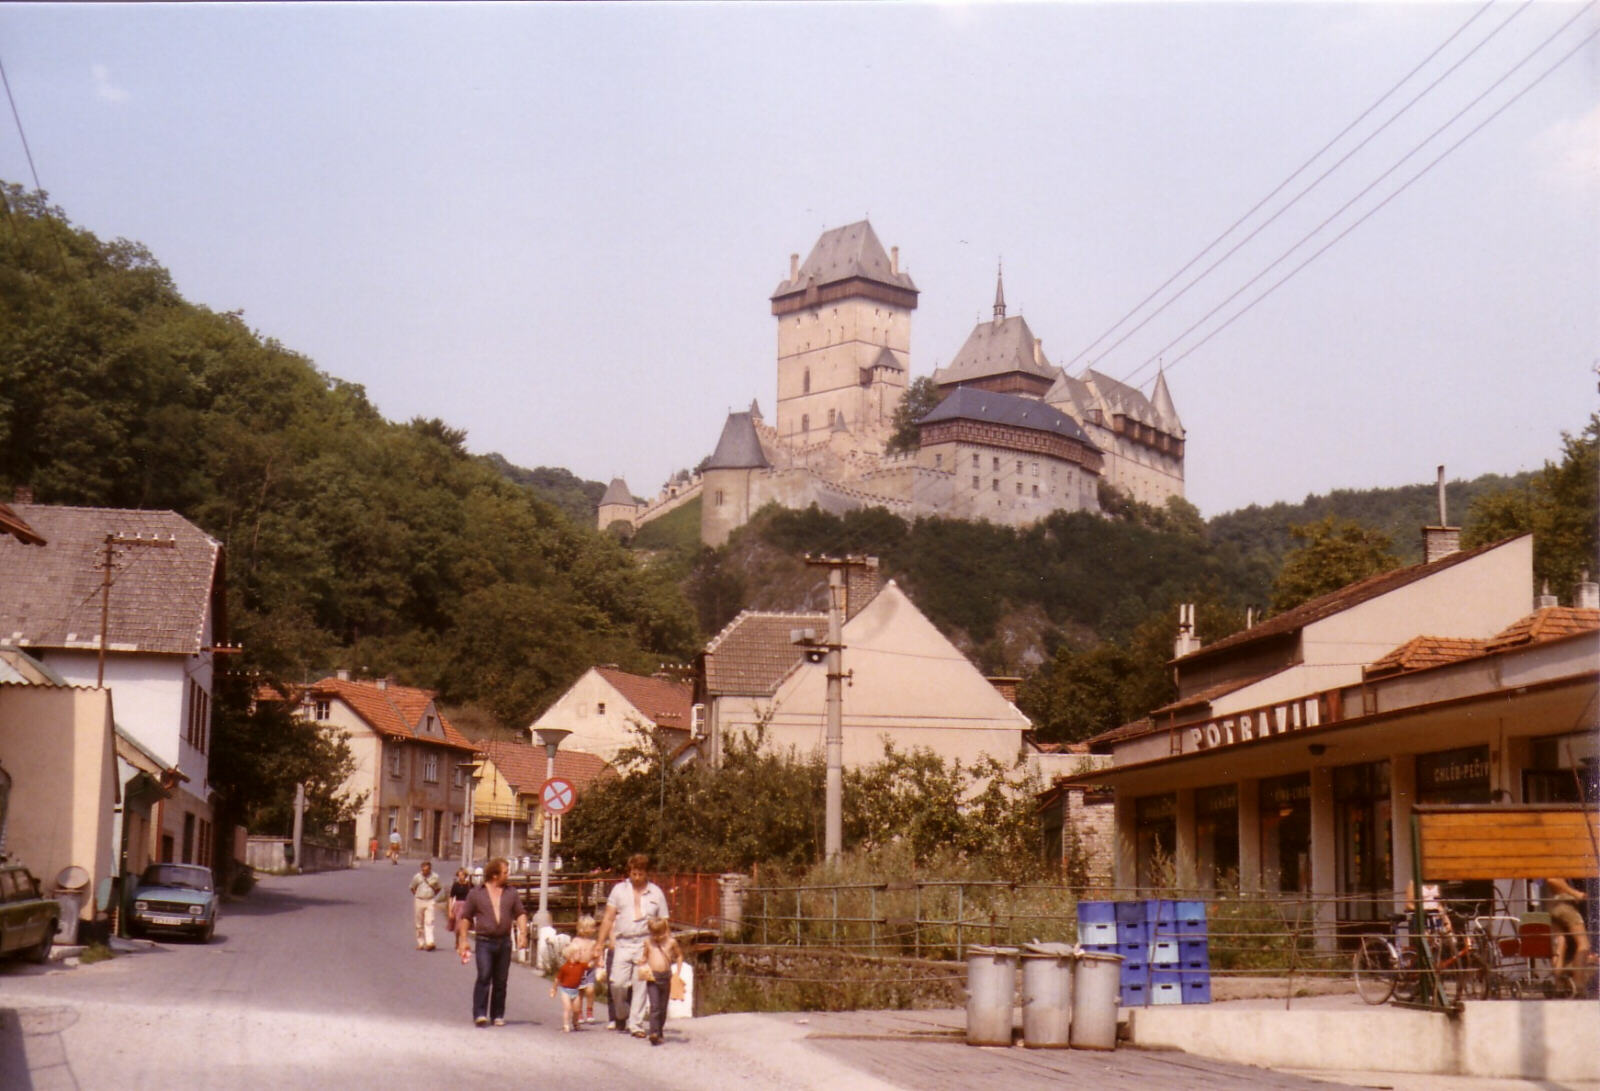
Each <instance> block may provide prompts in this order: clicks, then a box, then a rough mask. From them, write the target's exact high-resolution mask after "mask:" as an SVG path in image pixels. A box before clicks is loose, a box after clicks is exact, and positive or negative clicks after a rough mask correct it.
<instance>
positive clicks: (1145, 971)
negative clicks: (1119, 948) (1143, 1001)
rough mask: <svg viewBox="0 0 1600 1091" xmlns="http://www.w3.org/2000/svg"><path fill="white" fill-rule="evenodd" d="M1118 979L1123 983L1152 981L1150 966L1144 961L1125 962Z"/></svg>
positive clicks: (1134, 983)
mask: <svg viewBox="0 0 1600 1091" xmlns="http://www.w3.org/2000/svg"><path fill="white" fill-rule="evenodd" d="M1117 973H1118V976H1117V980H1118V981H1119V982H1120V983H1121V984H1123V985H1145V984H1148V983H1149V981H1150V966H1149V965H1148V964H1147V963H1144V962H1124V963H1123V964H1122V966H1121V968H1120V969H1119V970H1118V972H1117Z"/></svg>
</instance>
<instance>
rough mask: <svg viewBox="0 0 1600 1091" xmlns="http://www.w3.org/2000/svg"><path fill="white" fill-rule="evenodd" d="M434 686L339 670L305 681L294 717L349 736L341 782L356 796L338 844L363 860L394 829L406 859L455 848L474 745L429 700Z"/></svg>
mask: <svg viewBox="0 0 1600 1091" xmlns="http://www.w3.org/2000/svg"><path fill="white" fill-rule="evenodd" d="M434 697H435V694H434V693H433V691H432V690H426V689H417V688H415V687H412V686H402V685H397V684H395V683H394V682H391V681H389V680H388V679H386V678H376V679H370V680H359V681H358V680H354V679H352V678H350V677H349V676H348V672H345V671H340V672H339V673H338V675H336V676H334V677H331V678H323V679H321V680H320V681H317V682H314V683H312V684H311V685H310V686H307V687H306V689H305V691H304V692H303V694H302V695H301V698H300V706H299V709H298V712H297V715H299V716H301V717H303V718H305V719H308V720H311V721H313V722H315V723H317V724H318V725H320V726H324V727H327V728H329V729H330V730H333V731H337V732H341V733H343V734H344V736H345V737H346V738H347V740H348V742H349V746H350V753H351V756H352V757H353V758H354V759H355V769H354V771H353V772H351V774H350V776H349V778H348V779H347V780H346V781H345V783H344V785H343V786H342V787H341V791H343V792H344V793H345V794H346V795H348V796H350V797H351V798H355V797H357V796H359V797H361V798H362V806H361V810H360V813H359V814H358V815H357V817H356V818H354V819H352V820H350V821H348V822H346V823H345V824H344V828H343V829H341V830H340V841H341V842H343V843H344V844H346V845H348V846H349V847H350V848H351V849H353V850H354V852H355V854H356V855H357V857H364V856H366V855H367V853H368V851H369V846H370V845H371V843H372V842H373V841H374V840H376V841H377V843H378V851H379V854H380V855H381V854H382V853H384V852H386V851H387V850H388V846H389V835H390V834H391V833H394V832H398V833H399V834H400V852H401V855H403V856H407V857H426V858H431V859H435V860H438V859H443V858H446V857H452V856H459V855H460V853H461V843H462V835H463V830H464V822H465V814H466V807H467V793H468V791H469V785H470V784H471V780H472V776H471V773H472V765H473V756H474V751H475V749H476V748H475V747H474V746H473V744H472V743H470V742H468V741H467V739H466V737H465V736H463V735H462V734H461V733H460V732H459V731H457V730H456V729H455V727H454V726H453V725H452V724H451V723H450V721H449V720H447V719H446V718H445V717H444V715H443V714H442V713H440V712H439V709H438V707H437V706H436V705H435V704H434Z"/></svg>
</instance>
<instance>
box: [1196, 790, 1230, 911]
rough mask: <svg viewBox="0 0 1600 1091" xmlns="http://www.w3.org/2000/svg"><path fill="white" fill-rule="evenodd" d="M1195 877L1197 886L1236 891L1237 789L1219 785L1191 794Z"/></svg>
mask: <svg viewBox="0 0 1600 1091" xmlns="http://www.w3.org/2000/svg"><path fill="white" fill-rule="evenodd" d="M1194 832H1195V875H1196V878H1197V879H1198V880H1199V882H1200V885H1201V886H1203V887H1209V888H1212V889H1216V888H1217V887H1223V888H1231V889H1238V886H1239V786H1238V785H1237V784H1219V785H1217V786H1215V787H1212V788H1196V789H1195V793H1194Z"/></svg>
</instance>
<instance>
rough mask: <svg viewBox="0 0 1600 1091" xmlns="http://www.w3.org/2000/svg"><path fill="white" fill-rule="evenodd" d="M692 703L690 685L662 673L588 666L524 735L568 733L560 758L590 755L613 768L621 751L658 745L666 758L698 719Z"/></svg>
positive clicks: (681, 744)
mask: <svg viewBox="0 0 1600 1091" xmlns="http://www.w3.org/2000/svg"><path fill="white" fill-rule="evenodd" d="M692 698H693V689H692V687H691V686H690V685H689V683H687V682H682V681H679V680H677V679H675V678H671V677H668V676H666V675H664V674H656V675H650V676H645V675H642V674H630V673H629V672H627V671H624V670H618V669H617V668H616V667H613V666H601V667H590V668H589V669H588V670H587V671H585V672H584V673H583V674H582V675H581V676H580V677H579V678H578V680H577V681H576V682H574V683H572V685H571V686H569V687H568V688H567V690H566V692H565V693H563V694H562V695H561V696H560V697H557V698H556V699H555V701H554V702H553V703H552V704H551V705H550V707H549V708H547V709H545V710H544V712H542V713H540V715H539V717H538V719H536V720H534V721H533V723H532V724H530V725H529V729H528V730H529V733H530V737H531V738H537V734H538V732H539V731H540V730H541V729H543V728H559V729H561V730H563V731H570V732H572V734H570V735H568V736H567V737H566V739H565V740H563V741H562V743H561V749H560V751H559V752H558V753H557V757H558V758H559V756H560V754H563V753H582V754H592V755H594V756H595V757H597V758H599V759H600V760H601V761H603V762H604V763H605V764H607V765H616V764H617V762H618V757H619V755H620V754H621V753H622V752H623V751H624V750H629V749H640V748H646V749H647V748H649V747H650V746H657V745H659V746H661V747H662V748H664V749H665V751H666V752H667V753H668V754H669V755H670V754H674V753H676V752H677V751H678V750H679V749H680V748H681V747H682V746H683V745H684V744H685V743H687V742H688V741H689V737H690V734H691V731H692V729H693V728H694V725H695V715H696V713H695V711H694V708H693V707H692V706H693V699H692ZM541 760H542V759H541ZM541 768H543V767H542V766H541Z"/></svg>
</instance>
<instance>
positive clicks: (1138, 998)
mask: <svg viewBox="0 0 1600 1091" xmlns="http://www.w3.org/2000/svg"><path fill="white" fill-rule="evenodd" d="M1117 1002H1118V1003H1120V1004H1121V1005H1122V1006H1123V1007H1125V1008H1142V1007H1144V1006H1145V1005H1146V1004H1148V1003H1150V986H1149V985H1144V984H1135V983H1129V984H1127V985H1124V986H1122V992H1121V995H1120V996H1119V997H1118V998H1117Z"/></svg>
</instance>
